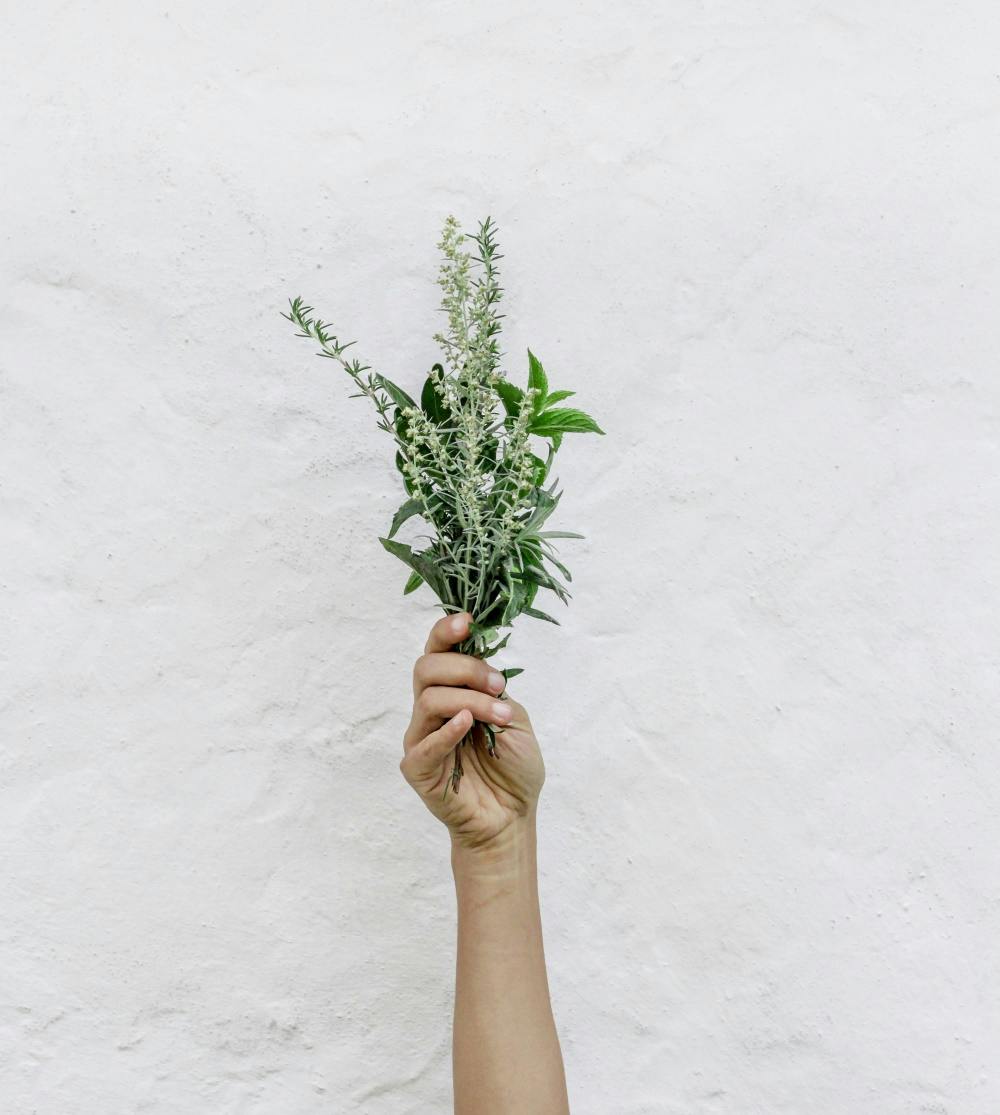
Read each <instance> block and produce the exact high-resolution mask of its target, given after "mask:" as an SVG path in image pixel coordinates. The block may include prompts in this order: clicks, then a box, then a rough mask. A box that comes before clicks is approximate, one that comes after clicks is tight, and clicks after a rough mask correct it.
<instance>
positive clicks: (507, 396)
mask: <svg viewBox="0 0 1000 1115" xmlns="http://www.w3.org/2000/svg"><path fill="white" fill-rule="evenodd" d="M494 386H495V387H496V392H497V394H498V395H499V396H500V401H501V402H502V403H503V406H504V410H506V411H507V413H508V414H509V415H511V417H514V416H515V415H518V414H520V413H521V400H522V399H523V398H524V392H523V391H522V390H521V388H520V387H517V386H515V385H514V384H513V383H509V382H508V381H507V380H505V379H501V380H498V381H497V383H496V384H495V385H494Z"/></svg>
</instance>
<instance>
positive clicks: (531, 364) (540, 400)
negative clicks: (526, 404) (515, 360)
mask: <svg viewBox="0 0 1000 1115" xmlns="http://www.w3.org/2000/svg"><path fill="white" fill-rule="evenodd" d="M528 386H529V387H533V388H534V389H535V390H536V391H537V392H538V395H537V396H536V397H535V407H534V409H535V413H536V414H537V413H538V412H539V411H540V410H541V409H542V407H543V406H545V398H546V396H547V395H548V393H549V377H548V376H547V375H546V374H545V369H544V368H543V367H542V362H541V361H540V360H539V359H538V357H537V356H536V355H535V354H534V353H533V352H532V351H531V349H530V348H529V349H528Z"/></svg>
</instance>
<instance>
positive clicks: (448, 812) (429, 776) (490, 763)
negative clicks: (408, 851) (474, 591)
mask: <svg viewBox="0 0 1000 1115" xmlns="http://www.w3.org/2000/svg"><path fill="white" fill-rule="evenodd" d="M470 620H471V617H470V616H469V615H468V613H463V614H461V615H455V616H446V617H445V618H443V619H441V620H438V622H437V623H435V624H434V626H433V627H432V628H431V633H430V637H429V638H428V640H427V646H426V648H425V651H424V654H423V655H422V657H420V658H418V659H417V662H416V665H415V666H414V669H413V698H414V700H413V715H412V717H411V719H410V726H409V728H407V730H406V734H405V736H404V737H403V751H404V754H403V759H402V762H401V763H400V764H399V768H400V770H401V771H402V773H403V775H404V777H405V778H406V780H407V782H409V784H410V785H411V786H412V787H413V788H414V790H416V792H417V793H418V794H419V795H420V796H421V798H422V799H423V801H424V803H425V804H426V805H427V808H428V809H430V811H431V812H432V813H433V814H434V816H435V817H437V818H438V819H439V820H441V821H443V822H444V824H446V825H447V826H448V828H449V830H450V831H451V834H452V837H453V840H454V841H455V842H456V843H458V844H460V845H465V846H468V847H477V848H478V847H484V846H488V845H493V844H500V843H502V842H503V841H504V840H505V839H506V838H507V837H508V836H509V835H510V833H511V829H512V828H514V827H517V824H518V822H520V821H522V820H525V819H530V820H531V821H532V822H533V820H534V813H535V808H536V805H537V802H538V795H539V793H540V791H541V788H542V783H543V782H544V780H545V766H544V764H543V762H542V755H541V751H540V750H539V747H538V741H537V740H536V739H535V733H534V731H533V730H532V727H531V722H530V721H529V720H528V714H527V712H525V710H524V708H523V707H522V706H521V705H519V704H518V703H517V702H516V701H513V700H511V699H510V698H509V697H508V696H506V694H505V693H504V686H505V681H504V677H503V674H501V673H499V672H498V671H496V670H494V669H493V668H492V667H491V666H490V665H489V664H488V663H486V662H483V661H481V660H480V659H478V658H473V657H471V656H470V655H466V654H458V653H456V652H455V651H453V650H452V649H451V648H452V647H454V646H455V645H456V644H457V643H460V642H462V640H463V639H464V638H465V637H466V635H467V634H468V631H469V623H470ZM474 722H477V723H475V727H474V728H473V731H472V739H471V740H470V741H467V742H466V743H465V744H464V745H462V751H461V763H462V770H463V775H462V778H461V779H460V780H459V782H458V785H457V788H455V787H454V786H453V784H452V763H453V758H452V756H453V752H454V750H455V748H456V747H457V746H459V745H461V744H462V740H463V739H464V738H465V737H466V735H467V734H468V733H469V730H470V728H472V727H473V724H474ZM482 724H491V725H494V726H495V732H496V749H495V753H494V754H492V755H491V754H490V753H489V751H488V748H487V737H486V733H485V731H484V730H483V729H482V727H481V725H482Z"/></svg>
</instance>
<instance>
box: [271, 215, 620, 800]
mask: <svg viewBox="0 0 1000 1115" xmlns="http://www.w3.org/2000/svg"><path fill="white" fill-rule="evenodd" d="M469 242H471V245H472V250H471V251H470V250H469V248H468V247H467V244H468V243H469ZM439 247H440V249H441V252H442V263H441V266H440V271H439V277H438V284H439V286H440V287H441V290H442V303H441V308H442V311H443V312H444V315H445V318H446V326H445V328H444V329H443V330H442V331H441V332H440V333H438V334H436V336H435V340H436V341H437V342H438V344H439V345H440V347H441V350H442V354H443V356H442V362H441V363H439V364H435V365H434V366H433V367H432V368H431V370H430V372H429V374H428V375H427V376H426V378H425V379H424V382H423V385H422V388H421V391H420V402H419V405H418V404H417V403H416V402H415V401H414V399H413V398H412V397H411V396H410V395H409V394H408V393H407V392H406V391H404V390H403V389H402V388H401V387H399V386H397V384H395V383H394V382H392V381H391V380H389V379H387V378H386V377H385V376H382V375H379V374H377V373H375V372H372V370H371V369H370V368H369V367H368V365H366V364H362V363H361V362H360V361H358V360H357V359H348V357H347V356H346V355H345V353H346V351H347V349H349V348H350V347H351V344H352V343H353V342H350V343H346V344H345V343H341V341H340V340H339V339H338V337H337V335H336V334H335V333H334V332H333V329H332V326H330V325H329V324H326V323H324V322H322V321H321V320H320V319H318V318H316V317H315V316H314V315H313V310H312V307H311V306H307V305H305V303H304V302H303V300H302V299H301V298H295V299H293V300H292V301H291V303H290V311H289V312H288V313H286V314H284V315H283V316H284V317H285V318H287V319H288V320H289V321H291V322H292V323H293V324H294V325H295V326H296V327H297V328H298V331H299V336H302V337H307V338H309V339H311V340H313V341H314V342H316V343H318V344H319V346H320V352H319V355H320V356H323V357H326V358H328V359H333V360H335V361H337V362H338V363H339V364H340V366H341V367H342V368H343V370H344V371H345V372H346V373H347V374H348V375H349V376H350V378H351V380H352V381H353V383H354V386H355V387H356V389H357V390H356V391H355V392H354V394H355V395H360V396H364V397H366V398H368V399H369V401H370V402H371V403H372V405H373V406H374V408H375V412H376V418H377V424H378V427H379V429H381V430H383V431H384V432H385V433H387V434H389V435H390V436H391V437H392V438H393V441H394V443H395V461H396V467H397V468H398V469H399V472H400V474H401V478H402V481H403V486H404V488H405V490H406V495H407V499H406V500H405V502H404V503H403V504H402V506H401V507H400V508H399V510H398V511H397V512H396V514H395V515H394V516H393V519H392V523H391V525H390V528H389V532H388V535H387V537H385V538H382V539H381V542H382V545H383V546H384V547H385V549H386V550H387V551H388V552H389V553H391V554H393V555H394V556H395V557H397V558H399V559H400V561H402V562H403V563H404V564H405V565H407V566H408V567H409V570H410V574H409V577H408V579H407V581H406V585H405V588H404V590H403V591H404V593H410V592H414V591H416V590H417V589H418V588H419V587H420V586H421V585H422V584H426V585H427V586H428V587H429V588H430V589H431V591H432V592H434V593H435V595H436V596H437V598H438V599H439V601H440V602H441V605H442V607H443V608H444V610H445V611H446V612H463V611H467V612H470V613H471V614H472V615H473V617H474V618H475V622H474V624H473V627H472V630H471V631H470V633H469V637H468V639H467V640H466V641H465V642H464V643H463V644H462V646H461V647H460V648H459V649H460V650H462V651H464V652H465V653H469V654H475V655H478V656H479V657H483V658H486V657H489V656H490V655H493V654H496V653H498V652H499V651H500V650H501V649H502V648H503V647H505V646H506V644H507V640H508V639H509V637H510V634H509V632H508V633H507V634H506V635H504V636H503V637H502V638H501V637H500V629H502V628H505V627H510V625H511V624H512V623H513V622H514V621H515V620H516V619H517V618H518V616H521V615H526V616H531V617H533V618H535V619H539V620H545V621H548V622H550V623H557V622H558V621H557V620H555V619H554V618H553V617H552V616H550V615H549V614H547V613H546V612H544V611H542V610H540V609H538V608H536V607H534V601H535V596H536V595H537V593H538V592H539V591H543V592H550V593H552V594H553V595H554V596H555V597H556V598H557V599H559V600H560V601H561V602H563V603H564V604H565V603H566V602H567V601H568V599H569V592H568V590H567V588H566V584H567V583H569V581H570V580H571V577H570V574H569V570H568V569H567V568H566V566H565V565H564V564H562V562H561V561H560V560H559V559H558V558H557V556H556V552H555V548H554V547H553V545H552V540H553V539H563V538H580V537H582V536H581V535H578V534H574V533H573V532H571V531H544V530H542V529H541V528H542V527H543V526H544V524H545V522H546V521H547V519H548V518H549V516H550V515H551V514H552V513H553V511H554V510H555V509H556V507H557V505H558V503H559V499H560V493H558V492H557V491H556V483H555V482H552V483H550V482H549V476H550V474H551V470H552V464H553V459H554V457H555V454H556V452H557V451H558V450H559V448H560V446H561V444H562V439H563V437H564V436H565V435H566V434H576V433H596V434H601V433H603V432H604V431H603V430H602V429H601V428H600V426H598V424H597V422H595V421H594V419H593V418H591V417H590V415H588V414H585V413H584V412H583V411H582V410H576V409H573V408H570V407H561V406H557V405H556V404H558V403H560V402H563V401H564V400H566V399H568V398H569V397H570V396H572V395H573V394H574V393H573V392H572V391H566V390H558V391H550V390H549V379H548V375H547V374H546V371H545V368H544V367H543V366H542V363H541V361H540V360H539V359H538V358H537V357H536V356H535V354H534V353H533V352H531V351H530V350H529V351H528V378H527V384H526V386H525V387H523V388H522V387H518V386H517V385H516V384H513V383H511V382H510V381H509V380H508V379H507V378H506V377H505V375H504V373H503V371H502V370H501V367H500V363H501V359H502V352H501V350H500V342H499V338H500V329H501V326H500V322H501V319H502V317H503V315H502V314H501V313H500V312H499V304H500V302H501V301H502V298H503V288H502V287H501V286H500V283H499V275H498V272H497V262H498V261H499V260H500V259H501V258H502V256H501V255H500V253H499V251H498V244H497V240H496V226H495V225H494V223H493V221H492V220H491V219H490V218H487V219H486V220H485V221H483V222H482V223H481V224H480V226H479V229H478V231H477V232H475V233H472V234H463V233H462V232H461V230H460V228H459V226H458V223H457V222H456V221H455V219H454V218H453V217H449V218H448V220H447V221H446V222H445V227H444V232H443V235H442V238H441V241H440V244H439ZM532 439H539V440H538V441H533V440H532ZM539 444H540V445H541V446H543V447H544V455H542V454H540V453H539V452H536V447H537V446H538V445H539ZM416 517H420V518H421V519H423V521H424V523H425V524H426V526H427V528H428V530H427V531H426V532H425V534H424V536H423V537H424V538H425V540H426V542H427V544H426V545H425V547H424V548H423V549H421V550H415V549H413V548H412V546H410V545H407V544H404V543H402V542H398V541H396V540H395V536H396V534H397V532H398V531H399V530H400V528H401V527H403V526H404V525H405V524H406V523H407V522H409V521H410V520H411V519H413V518H416ZM520 672H521V671H520V669H518V668H514V667H509V668H507V669H506V670H504V675H505V676H506V677H507V678H508V679H509V678H511V677H514V676H515V675H516V674H518V673H520ZM485 727H486V726H484V730H485ZM486 735H487V737H488V738H487V747H488V750H489V751H490V754H493V753H494V750H495V745H496V740H495V737H494V735H493V734H492V733H491V732H487V733H486ZM460 769H461V765H460V762H459V761H458V760H457V759H456V771H458V772H460ZM452 784H453V785H455V786H457V777H456V778H455V779H454V781H453V783H452Z"/></svg>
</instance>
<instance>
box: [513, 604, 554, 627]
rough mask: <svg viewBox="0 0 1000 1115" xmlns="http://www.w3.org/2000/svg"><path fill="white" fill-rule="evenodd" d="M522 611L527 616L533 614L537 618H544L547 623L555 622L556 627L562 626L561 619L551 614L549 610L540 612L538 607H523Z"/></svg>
mask: <svg viewBox="0 0 1000 1115" xmlns="http://www.w3.org/2000/svg"><path fill="white" fill-rule="evenodd" d="M521 611H522V612H523V613H524V614H525V615H526V616H533V617H534V618H535V619H544V620H545V622H546V623H554V624H555V625H556V627H559V626H560V624H559V620H557V619H555V618H554V617H553V616H550V615H549V614H548V612H540V611H539V610H538V609H537V608H522V609H521Z"/></svg>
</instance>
